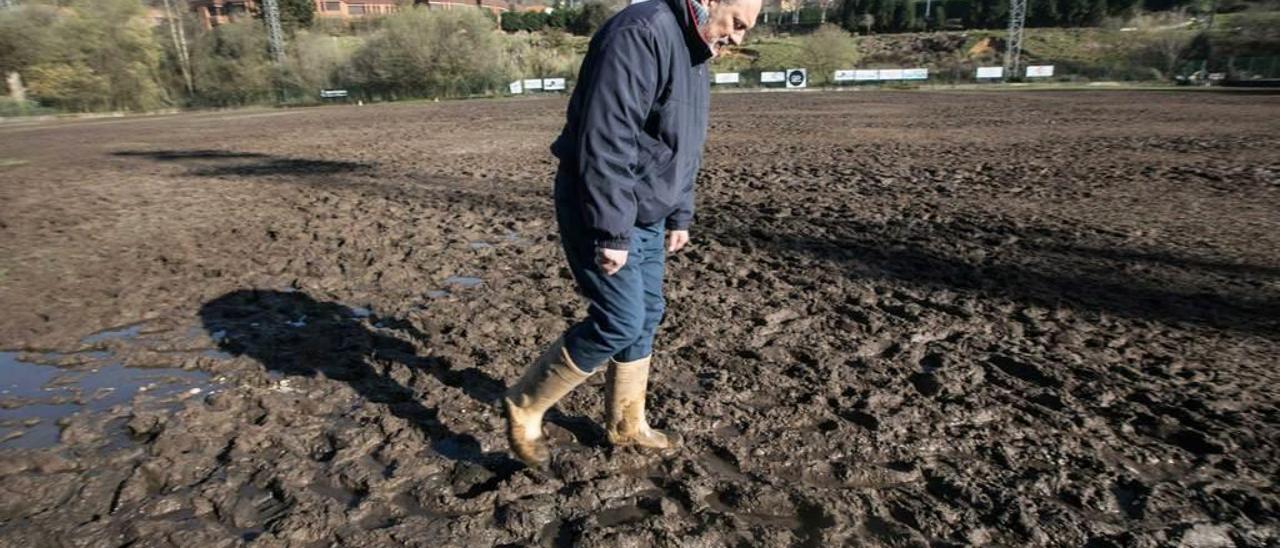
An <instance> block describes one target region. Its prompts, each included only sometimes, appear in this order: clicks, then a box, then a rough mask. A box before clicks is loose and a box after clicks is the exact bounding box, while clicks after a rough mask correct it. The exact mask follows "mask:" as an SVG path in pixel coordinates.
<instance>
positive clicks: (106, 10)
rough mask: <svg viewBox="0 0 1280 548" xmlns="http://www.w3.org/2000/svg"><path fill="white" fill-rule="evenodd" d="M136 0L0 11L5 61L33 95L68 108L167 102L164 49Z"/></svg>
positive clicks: (0, 54) (0, 60)
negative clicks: (161, 76) (161, 74)
mask: <svg viewBox="0 0 1280 548" xmlns="http://www.w3.org/2000/svg"><path fill="white" fill-rule="evenodd" d="M145 15H146V14H145V11H144V10H143V7H142V4H141V3H140V2H139V1H138V0H65V1H62V2H59V3H58V4H56V5H54V4H51V3H44V2H31V3H29V4H25V5H21V6H17V7H14V8H10V9H8V10H5V11H4V12H3V13H0V36H3V38H0V66H3V67H4V68H5V71H6V72H7V71H9V70H16V71H18V72H19V73H20V74H22V76H23V78H24V80H26V83H27V87H28V88H29V92H30V96H31V98H33V99H35V100H37V101H39V102H40V103H42V104H46V105H50V106H54V107H57V108H60V109H64V110H74V111H87V110H149V109H155V108H159V107H162V106H165V105H166V104H168V102H169V101H168V98H167V96H166V93H165V90H164V89H163V88H162V87H161V86H160V85H159V84H158V83H157V79H156V73H157V71H158V69H159V65H160V47H159V45H158V44H157V42H156V40H155V38H154V36H153V33H152V29H151V26H150V25H149V23H148V21H147V19H146V17H145Z"/></svg>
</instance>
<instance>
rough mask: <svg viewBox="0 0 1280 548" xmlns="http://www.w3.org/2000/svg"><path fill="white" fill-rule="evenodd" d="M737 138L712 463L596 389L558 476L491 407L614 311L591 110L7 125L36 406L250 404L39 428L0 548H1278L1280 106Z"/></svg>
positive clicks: (993, 103)
mask: <svg viewBox="0 0 1280 548" xmlns="http://www.w3.org/2000/svg"><path fill="white" fill-rule="evenodd" d="M713 105H714V106H713V122H712V124H713V125H712V128H711V142H710V144H709V150H708V153H707V159H706V162H705V164H704V165H705V168H704V170H703V174H702V177H701V178H700V180H699V185H700V186H699V214H698V219H697V221H696V223H695V226H694V246H693V247H692V249H691V250H689V251H688V252H685V253H682V254H680V255H679V256H677V257H674V258H673V259H672V262H671V265H670V267H669V274H668V291H669V310H670V312H669V316H668V318H667V321H666V322H665V324H664V325H663V327H662V330H661V332H660V334H659V341H658V348H659V352H660V353H659V355H658V357H657V364H656V372H655V379H654V382H655V384H654V398H653V400H652V404H651V409H652V410H651V416H652V417H653V419H654V422H655V423H657V424H658V425H665V426H668V427H672V428H675V429H678V430H680V431H682V432H684V436H685V439H686V441H687V447H685V448H684V450H683V452H682V453H680V454H678V455H676V456H672V457H666V458H664V457H654V456H646V455H640V454H636V453H632V452H630V451H613V450H611V449H610V448H609V447H607V444H606V443H605V442H604V439H603V432H602V431H601V430H600V427H599V426H598V422H599V419H600V416H601V414H602V413H603V401H602V395H603V390H601V389H600V386H599V384H598V383H597V384H595V385H590V386H587V387H585V388H584V389H581V390H579V391H577V392H575V393H574V394H572V395H571V396H570V397H569V398H568V399H567V400H566V401H565V402H563V403H562V404H561V405H560V407H559V409H560V412H559V414H557V415H555V416H553V417H552V420H551V422H552V423H553V424H552V425H551V426H550V427H549V430H550V431H551V433H552V434H553V435H554V436H555V437H556V439H557V440H559V442H560V445H559V447H558V452H557V456H556V458H555V459H554V462H553V465H552V466H551V470H550V471H549V472H548V473H545V474H537V473H533V472H530V471H528V470H524V469H523V468H522V467H520V466H519V465H518V464H516V463H515V462H514V461H512V460H511V459H510V458H509V457H508V456H507V455H506V453H505V442H504V441H503V438H502V436H501V426H502V421H501V417H500V416H499V415H498V414H497V413H496V412H495V411H496V409H495V407H494V403H495V402H496V399H497V397H498V395H499V394H500V393H501V391H502V390H503V386H504V384H505V383H506V382H507V381H509V380H512V379H514V378H515V377H516V375H518V373H519V371H520V370H522V369H523V367H524V366H525V365H526V364H527V363H528V362H529V361H530V360H531V359H532V358H533V357H534V355H535V353H536V352H537V351H538V350H539V349H540V347H541V346H542V345H544V344H546V343H548V342H549V341H551V340H552V339H553V338H554V337H556V336H557V335H558V334H559V332H560V331H561V330H562V329H563V328H565V327H566V326H567V325H568V324H569V323H570V322H571V321H573V320H574V319H575V318H576V317H577V315H578V314H579V313H581V312H582V307H581V306H580V304H579V303H578V302H577V301H576V300H575V297H574V294H573V292H572V287H571V281H570V279H569V277H568V273H567V271H566V270H565V269H564V268H563V267H562V265H561V254H560V251H559V248H558V245H557V243H556V241H555V238H556V236H555V225H554V223H553V222H552V215H551V202H550V198H549V195H550V188H551V187H550V176H551V173H552V170H553V168H554V164H553V159H552V158H551V157H550V155H549V153H548V152H547V145H548V144H549V143H550V141H551V139H552V138H553V136H554V134H555V132H556V131H557V130H558V128H559V124H560V122H561V120H560V119H561V116H562V112H563V106H564V103H563V101H562V100H560V99H543V100H521V101H509V102H491V101H482V102H458V103H439V104H416V105H415V104H403V105H389V106H377V107H363V108H357V107H341V108H325V109H313V110H296V111H260V112H253V111H250V112H235V113H209V114H199V115H180V116H170V117H161V118H139V119H124V120H102V121H89V122H78V123H59V124H37V125H9V126H0V165H3V166H5V167H0V203H2V204H3V206H2V209H0V310H3V311H4V314H3V315H0V350H6V351H10V353H0V354H3V355H0V357H4V358H5V359H6V360H7V365H3V364H0V365H3V367H4V368H5V369H6V370H7V371H8V372H3V373H0V375H3V379H10V378H12V377H15V376H21V375H23V374H15V373H12V372H13V371H26V370H25V369H22V368H32V369H30V370H31V371H35V370H37V369H36V368H39V366H38V365H31V364H35V363H40V364H45V365H55V366H58V367H60V368H61V369H60V370H48V369H47V368H44V369H40V370H41V371H45V370H48V371H52V373H51V374H55V375H56V374H59V372H60V371H61V372H62V373H61V374H62V375H63V376H69V378H70V380H67V379H64V380H63V381H61V382H62V383H63V385H64V386H65V387H68V388H66V389H65V390H62V392H67V393H70V394H73V395H72V396H69V397H65V398H63V399H62V400H59V401H58V402H43V403H44V404H49V405H53V404H61V405H69V406H71V407H70V408H81V407H82V408H84V409H95V408H94V406H93V402H94V401H97V400H95V398H101V397H102V396H101V395H100V394H98V393H89V390H88V388H86V387H85V386H87V384H85V383H88V381H81V382H82V384H85V386H80V387H79V388H77V386H78V385H76V384H75V383H76V381H75V379H76V378H78V377H76V375H82V374H87V373H83V372H85V371H88V370H91V369H94V368H103V367H109V366H111V365H112V364H119V363H123V364H124V365H126V366H129V367H130V368H168V369H165V371H172V370H173V369H186V370H198V371H204V372H208V373H209V374H210V376H211V378H209V379H206V380H203V381H198V384H195V385H188V384H179V385H178V388H177V389H172V390H157V389H155V388H151V389H148V390H146V391H138V392H137V394H136V396H134V397H132V398H131V399H132V401H131V402H130V401H128V400H126V401H125V403H116V404H113V405H111V406H106V405H100V406H98V407H97V408H96V410H95V411H93V412H88V411H84V412H81V413H78V414H75V415H73V416H71V417H70V418H64V419H62V420H61V423H60V424H58V423H55V422H51V421H55V420H57V419H56V417H53V418H50V417H46V418H44V419H43V420H33V419H30V418H28V419H23V420H19V419H12V418H11V419H8V421H7V422H5V421H0V426H2V427H7V428H8V432H9V434H6V435H5V436H0V440H4V441H3V442H2V443H0V544H4V545H11V546H36V545H83V546H104V545H124V544H130V543H136V544H134V545H139V546H151V545H182V546H230V545H237V544H241V543H243V542H246V541H252V542H257V543H262V544H266V545H285V544H288V545H294V546H327V545H330V544H332V543H340V544H343V545H352V546H388V545H393V544H395V543H404V544H411V545H423V546H443V545H466V546H479V545H492V544H504V543H517V544H543V545H550V544H569V543H574V544H579V545H584V546H628V545H637V546H638V545H645V544H650V543H656V544H660V545H675V544H679V545H690V546H697V545H705V546H721V545H726V544H734V545H762V546H788V545H812V546H826V545H838V544H855V545H857V544H873V543H880V544H885V545H925V544H931V545H935V546H947V545H965V544H974V545H986V544H992V543H1002V544H1008V545H1027V544H1048V545H1085V544H1088V545H1091V546H1158V545H1170V544H1179V543H1181V544H1184V545H1190V546H1230V545H1241V546H1245V545H1249V546H1263V545H1268V544H1270V545H1274V544H1276V543H1278V542H1280V491H1278V490H1277V485H1276V478H1278V477H1280V405H1278V404H1280V398H1278V395H1280V372H1278V368H1277V365H1278V362H1280V312H1278V311H1280V96H1247V95H1218V94H1187V93H1181V94H1173V93H1136V92H1105V93H1066V92H1055V93H1049V92H1038V93H950V94H945V93H891V92H886V93H827V94H817V93H806V94H750V95H746V94H744V95H732V96H726V95H720V96H716V97H715V98H714V102H713ZM1008 107H1016V109H1015V112H1016V114H1014V115H1012V116H1009V115H1007V114H1006V112H1007V109H1008ZM473 278H475V279H473ZM108 329H109V331H106V332H103V330H108ZM16 362H27V363H25V364H24V363H16ZM183 373H186V372H183ZM85 378H86V379H87V378H89V377H85ZM3 379H0V380H3ZM184 382H191V381H190V380H189V379H188V380H187V381H184ZM3 384H4V383H0V386H2V385H3ZM187 386H196V388H193V389H192V390H190V391H186V387H187ZM117 388H118V390H117V393H119V390H123V388H121V387H117ZM197 389H198V390H200V392H199V393H194V392H196V390H197ZM62 392H59V393H62ZM100 392H101V391H100ZM108 392H110V391H108ZM23 398H26V399H23ZM37 400H39V398H34V397H28V396H21V395H15V394H10V393H0V409H5V410H6V412H7V413H10V414H13V416H21V413H22V412H23V409H26V408H28V407H31V406H37V405H39V404H41V403H42V402H41V401H37ZM32 408H34V407H32ZM59 409H61V408H59ZM7 416H9V415H0V417H7ZM50 426H58V427H60V430H61V434H60V436H61V440H60V442H59V443H58V444H56V445H53V446H50V447H39V445H40V444H38V443H23V440H24V438H25V439H26V440H28V441H30V440H34V439H36V438H35V437H32V436H35V435H36V434H35V433H34V431H35V430H37V429H38V428H41V427H43V428H49V427H50ZM53 432H55V433H56V432H57V430H53ZM0 433H3V432H0ZM18 433H22V435H19V434H18Z"/></svg>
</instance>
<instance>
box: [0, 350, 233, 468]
mask: <svg viewBox="0 0 1280 548" xmlns="http://www.w3.org/2000/svg"><path fill="white" fill-rule="evenodd" d="M118 332H119V331H117V333H118ZM103 333H106V332H103ZM100 335H101V334H100ZM99 340H104V339H99ZM85 354H91V355H92V356H93V357H96V358H99V360H98V361H99V363H101V366H99V367H94V368H85V369H62V368H58V367H53V366H50V365H42V364H39V363H32V362H29V361H23V360H19V359H18V353H17V352H0V448H39V447H48V446H51V445H54V444H56V443H58V438H59V434H60V433H61V427H60V426H59V424H58V422H59V421H60V420H61V419H64V418H66V417H69V416H71V415H73V414H76V413H81V412H99V411H105V410H107V409H110V408H112V407H115V406H117V405H122V404H127V403H129V402H131V401H132V400H133V398H134V397H135V396H137V395H138V394H140V393H145V394H147V396H148V397H150V398H154V399H155V400H157V401H174V400H177V399H180V398H182V397H189V396H193V395H197V394H202V393H205V392H208V391H210V390H212V389H213V388H214V387H215V385H216V383H214V382H213V381H212V380H211V378H210V375H209V374H208V373H205V372H202V371H187V370H183V369H174V368H155V369H153V368H147V369H138V368H130V367H125V366H123V365H122V364H120V363H116V362H106V361H101V360H102V359H104V358H107V357H108V356H109V353H105V352H95V353H85ZM63 356H65V355H61V354H45V355H42V356H41V357H40V361H52V360H56V359H60V358H61V357H63Z"/></svg>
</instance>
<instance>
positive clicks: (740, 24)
mask: <svg viewBox="0 0 1280 548" xmlns="http://www.w3.org/2000/svg"><path fill="white" fill-rule="evenodd" d="M763 1H764V0H727V1H726V0H705V2H706V6H707V13H708V15H710V18H709V19H708V20H707V26H705V27H703V29H702V37H703V38H706V40H707V43H708V44H711V54H712V55H717V56H718V55H720V49H721V48H723V47H724V46H729V45H732V46H736V45H738V44H741V43H742V39H743V38H744V37H745V36H746V34H747V31H748V30H750V29H751V27H754V26H756V17H757V16H759V15H760V5H761V4H762V3H763Z"/></svg>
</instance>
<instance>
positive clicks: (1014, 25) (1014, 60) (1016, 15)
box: [1004, 0, 1027, 81]
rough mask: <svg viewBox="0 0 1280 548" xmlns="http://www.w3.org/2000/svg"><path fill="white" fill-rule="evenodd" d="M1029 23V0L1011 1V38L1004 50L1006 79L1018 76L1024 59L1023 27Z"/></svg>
mask: <svg viewBox="0 0 1280 548" xmlns="http://www.w3.org/2000/svg"><path fill="white" fill-rule="evenodd" d="M1026 23H1027V0H1010V2H1009V38H1008V42H1009V43H1008V47H1006V48H1005V50H1004V79H1005V80H1006V81H1007V80H1009V79H1010V78H1013V77H1015V76H1017V74H1018V65H1019V64H1020V63H1021V61H1022V59H1021V57H1022V28H1023V27H1024V26H1025V25H1026Z"/></svg>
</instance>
